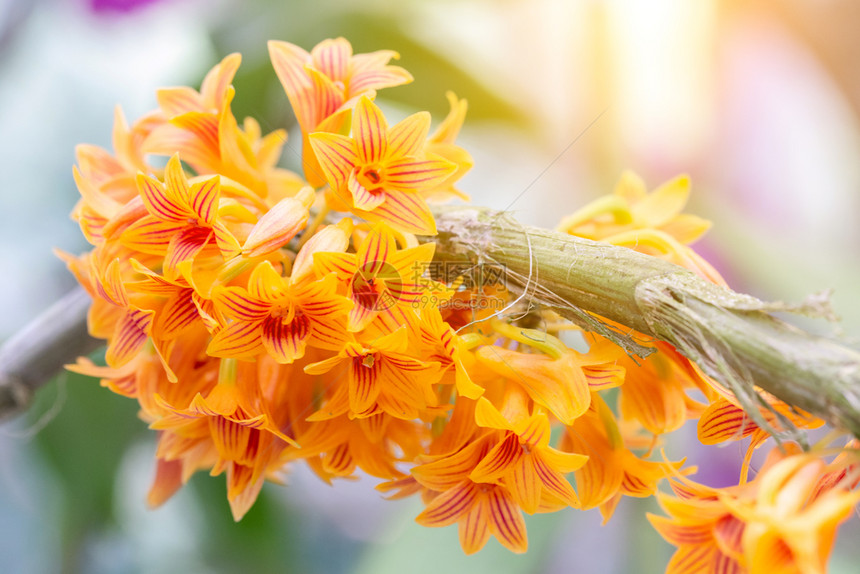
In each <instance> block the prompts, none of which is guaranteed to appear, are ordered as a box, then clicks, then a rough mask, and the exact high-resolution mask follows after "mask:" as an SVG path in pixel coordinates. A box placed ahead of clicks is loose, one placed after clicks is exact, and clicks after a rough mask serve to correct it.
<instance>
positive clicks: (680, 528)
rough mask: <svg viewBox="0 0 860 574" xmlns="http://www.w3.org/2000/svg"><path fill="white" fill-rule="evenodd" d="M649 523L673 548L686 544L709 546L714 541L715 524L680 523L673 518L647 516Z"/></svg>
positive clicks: (703, 522) (705, 522) (706, 522)
mask: <svg viewBox="0 0 860 574" xmlns="http://www.w3.org/2000/svg"><path fill="white" fill-rule="evenodd" d="M647 518H648V522H650V523H651V526H653V527H654V530H656V531H657V533H658V534H660V536H662V537H663V539H665V540H666V542H668V543H669V544H672V545H673V546H683V545H685V544H708V543H710V542H712V541H713V538H714V536H713V533H712V530H713V527H714V525H713V523H712V522H709V521H702V522H698V523H692V522H680V521H678V520H675V519H673V518H667V517H665V516H657V515H654V514H648V515H647Z"/></svg>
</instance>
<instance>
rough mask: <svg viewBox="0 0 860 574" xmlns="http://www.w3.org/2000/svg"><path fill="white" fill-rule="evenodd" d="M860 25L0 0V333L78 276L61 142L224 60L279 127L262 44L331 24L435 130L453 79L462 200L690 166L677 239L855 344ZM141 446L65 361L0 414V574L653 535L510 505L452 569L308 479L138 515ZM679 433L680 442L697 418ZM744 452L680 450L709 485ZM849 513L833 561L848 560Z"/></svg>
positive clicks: (845, 20)
mask: <svg viewBox="0 0 860 574" xmlns="http://www.w3.org/2000/svg"><path fill="white" fill-rule="evenodd" d="M858 27H860V4H858V3H857V2H855V1H854V0H828V1H826V2H825V1H820V0H744V1H740V0H699V1H697V2H688V1H685V0H650V1H649V2H636V1H633V0H602V1H601V0H456V1H455V0H447V1H435V2H430V1H422V0H400V1H399V2H396V3H393V2H383V1H382V0H364V1H363V2H360V3H359V2H350V1H348V0H290V1H284V0H244V1H243V0H0V134H2V139H0V158H2V160H0V165H2V169H0V214H2V215H1V216H0V218H2V219H0V220H2V225H0V242H2V247H3V248H2V249H0V269H3V272H4V274H5V275H6V276H7V278H11V279H10V280H9V281H2V282H0V298H2V301H3V306H2V311H3V312H2V321H0V340H2V339H5V338H6V337H8V336H9V335H11V334H12V333H14V332H15V331H16V330H17V329H19V328H20V327H22V326H23V325H24V324H25V323H26V322H27V321H28V320H29V319H31V318H32V317H34V316H36V315H37V314H38V313H39V311H40V310H41V309H43V308H45V307H46V306H47V305H48V304H50V303H51V302H52V301H54V300H55V299H56V298H57V297H59V296H60V295H61V294H63V293H64V292H66V291H67V290H69V289H70V288H72V286H73V283H74V282H73V280H72V278H71V276H70V275H69V274H68V273H67V272H66V271H65V268H64V266H63V265H62V264H61V263H60V262H59V260H57V259H56V258H55V257H54V256H53V255H52V254H51V249H52V248H53V247H59V248H61V249H63V250H66V251H69V252H73V253H78V252H81V251H83V250H85V249H86V248H87V247H86V245H85V243H84V241H83V238H82V237H81V235H80V232H79V231H78V229H77V226H76V225H75V224H74V223H73V222H71V221H70V220H69V218H68V213H69V212H70V211H71V209H72V206H73V205H74V203H75V201H76V199H77V191H76V190H75V187H74V183H73V182H72V177H71V166H72V164H73V163H74V146H75V144H77V143H83V142H86V143H93V144H98V145H101V146H104V147H108V148H109V147H110V132H111V124H112V118H113V113H112V110H113V108H114V106H115V105H117V104H119V105H121V106H122V108H123V110H124V111H125V114H126V116H127V117H128V118H130V119H133V118H136V117H138V116H140V115H141V114H143V113H145V112H146V111H148V110H150V109H152V108H153V107H155V89H156V88H158V87H162V86H168V85H191V86H194V87H198V86H199V82H200V80H201V79H202V77H203V75H204V74H205V72H206V71H207V70H208V69H209V68H210V67H211V66H212V65H214V64H215V63H217V62H218V61H219V60H220V59H221V58H222V57H223V56H225V55H226V54H228V53H230V52H234V51H239V52H242V54H243V64H242V67H241V68H240V70H239V73H238V75H237V77H236V80H235V85H236V88H237V97H236V100H235V102H234V111H235V114H236V116H237V117H238V118H242V117H244V116H246V115H253V116H255V117H256V118H258V119H259V120H260V122H261V124H262V126H263V129H264V130H266V131H270V130H272V129H276V128H279V127H287V128H289V129H290V132H291V134H292V135H291V141H293V142H298V141H299V138H298V137H296V135H295V133H296V132H295V126H294V120H293V118H292V116H291V113H290V111H289V109H288V104H287V100H286V98H285V96H284V94H283V91H282V89H281V87H280V85H279V84H278V82H277V79H276V77H275V74H274V73H273V71H272V69H271V67H270V64H269V62H268V58H267V53H266V41H267V40H268V39H281V40H288V41H290V42H293V43H296V44H299V45H301V46H303V47H305V48H307V49H310V48H311V47H312V46H313V45H314V44H315V43H316V42H318V41H319V40H322V39H324V38H327V37H336V36H340V35H342V36H345V37H346V38H348V39H349V40H350V41H351V42H352V43H353V46H354V47H355V50H356V52H365V51H372V50H377V49H394V50H397V51H399V52H400V54H401V56H402V59H401V61H400V64H401V65H402V66H404V67H405V68H407V69H408V70H409V71H410V72H412V74H413V75H414V76H415V82H414V83H413V84H412V85H409V86H405V87H400V88H394V89H390V90H386V91H383V92H382V94H381V95H380V100H379V101H380V102H382V103H383V104H384V107H386V109H388V110H390V111H391V113H392V114H393V115H394V116H397V115H405V114H407V113H409V112H410V111H412V110H415V109H427V110H429V111H431V113H433V115H434V118H435V119H436V120H437V121H438V120H440V119H441V118H442V117H444V114H445V113H446V112H447V104H446V101H445V97H444V93H445V91H446V90H448V89H451V90H453V91H455V92H456V93H457V94H458V95H459V96H461V97H465V98H467V99H468V100H469V104H470V109H469V115H468V118H467V122H466V127H465V128H464V131H463V134H462V136H461V137H462V140H461V141H462V145H463V146H464V147H466V148H467V149H468V150H469V151H470V152H471V153H472V154H473V156H474V158H475V168H474V170H473V171H472V172H471V173H470V174H469V175H468V176H466V178H465V179H464V180H463V181H462V188H463V189H464V191H466V192H467V193H469V194H471V195H472V198H473V200H474V202H475V203H476V204H482V205H488V206H491V207H495V208H500V209H510V210H511V211H513V212H514V213H515V214H516V215H517V216H518V217H519V218H520V219H521V220H522V221H524V222H528V223H532V224H537V225H543V226H554V225H555V224H556V223H557V222H558V220H559V219H560V217H561V216H562V215H564V214H567V213H570V212H573V211H574V210H576V209H577V208H578V207H579V206H581V205H583V204H585V203H586V202H588V201H590V200H591V199H593V198H595V197H597V196H599V195H602V194H605V193H608V192H610V191H611V190H612V187H613V185H614V183H615V181H616V180H617V178H618V176H619V175H620V173H621V172H622V170H624V169H626V168H629V169H632V170H634V171H636V172H637V173H639V174H640V175H642V176H643V177H644V179H645V180H646V182H648V184H649V187H652V188H653V187H656V186H657V185H658V184H659V183H661V182H663V181H665V180H666V179H669V178H671V177H673V176H675V175H677V174H679V173H689V174H690V175H691V176H692V181H693V198H692V201H691V204H690V205H689V206H688V211H690V212H692V213H695V214H697V215H700V216H703V217H706V218H709V219H711V220H713V222H714V229H713V230H712V231H711V232H710V233H709V234H708V235H707V236H706V238H705V239H704V240H702V241H701V242H700V243H699V244H698V245H697V250H699V251H700V252H702V253H703V254H704V255H705V256H706V257H708V258H709V260H711V261H712V262H713V263H714V265H715V266H716V267H717V268H718V269H719V270H720V271H721V272H722V273H723V274H724V275H725V276H726V278H727V280H728V281H729V283H730V284H731V285H732V286H733V287H735V288H736V289H738V290H741V291H746V292H749V293H752V294H755V295H757V296H760V297H763V298H768V299H781V300H787V301H798V300H800V299H802V298H803V297H804V296H805V295H807V294H809V293H812V292H815V291H819V290H822V289H825V288H833V289H834V290H835V292H834V295H833V304H834V307H835V309H836V311H837V314H839V315H840V316H841V317H842V318H843V320H842V322H841V324H839V325H829V324H826V323H825V324H822V323H817V324H814V325H811V326H812V327H813V328H815V329H817V330H819V331H820V332H822V333H825V334H840V335H841V336H844V337H846V338H848V339H849V340H851V341H855V342H856V340H857V339H856V338H857V336H858V335H860V298H858V292H860V265H858V258H860V226H858V221H860V193H858V189H860V162H858V158H860V123H858V113H860V65H858V62H860V58H858V57H860V35H858V34H857V33H856V31H857V29H858ZM294 149H297V148H294ZM284 162H285V164H286V165H288V166H291V167H293V168H296V167H297V165H298V161H297V157H296V156H295V155H292V154H291V153H290V152H289V151H287V152H286V156H285V158H284ZM807 326H810V325H807ZM153 438H154V437H153V434H152V433H151V432H149V431H147V430H146V428H145V425H144V424H143V423H142V422H140V421H139V420H138V419H137V418H136V409H135V405H134V404H132V403H131V402H130V401H127V400H125V399H122V398H120V397H116V396H113V395H111V394H110V393H109V392H108V391H106V390H104V389H101V388H99V387H98V385H97V384H96V383H95V381H92V380H87V379H81V378H78V377H75V376H72V375H66V374H64V375H60V376H59V377H58V379H57V380H56V381H54V382H53V383H52V384H50V385H48V386H47V387H45V388H44V389H43V390H42V391H40V393H39V395H38V397H37V401H36V403H35V404H34V406H33V407H32V409H31V410H30V412H29V413H27V415H25V416H22V417H19V418H18V419H16V420H14V421H11V422H5V423H3V424H2V425H0V571H2V572H10V573H18V572H22V573H31V572H32V573H43V572H44V573H53V572H69V573H77V572H85V573H92V574H102V573H103V574H108V573H111V574H112V573H138V572H140V573H162V572H187V573H198V572H199V573H221V572H301V573H309V574H316V573H329V572H332V573H340V572H343V573H361V574H363V573H386V572H438V571H440V570H441V571H448V572H461V571H473V572H483V571H487V572H522V573H527V572H528V573H531V572H547V573H562V572H570V571H572V570H575V571H576V572H578V573H580V574H591V573H602V574H603V573H609V574H612V573H619V574H620V573H627V572H636V573H646V574H647V573H652V572H655V573H656V572H662V571H663V569H664V568H665V565H666V562H667V560H668V557H669V556H670V555H671V553H672V550H673V549H672V547H670V546H669V545H668V544H666V543H665V542H663V541H662V540H661V539H660V538H659V537H658V536H657V535H656V533H654V531H653V530H652V529H651V528H650V526H649V525H648V524H647V522H646V521H645V519H644V513H645V512H646V511H655V510H656V508H655V504H654V503H653V501H644V502H642V501H635V500H625V501H623V502H622V503H621V505H620V507H619V510H618V512H617V513H616V516H615V517H614V518H613V520H612V521H611V522H610V524H609V525H607V526H604V527H600V526H599V525H600V516H599V515H598V513H597V512H596V511H590V512H586V513H582V512H577V511H573V510H571V511H567V512H561V513H556V514H554V515H549V516H536V517H532V518H530V519H529V520H528V528H529V539H530V551H529V553H528V554H527V555H525V556H514V555H511V554H509V553H508V552H507V551H506V550H504V549H502V548H501V546H499V545H498V544H497V543H496V542H495V540H493V541H491V542H490V543H489V544H488V546H487V547H486V548H485V549H484V550H483V551H482V552H481V553H480V554H478V555H477V556H472V557H465V556H463V554H462V552H461V550H460V548H459V545H458V543H457V533H456V528H455V527H451V528H446V529H426V528H421V527H419V526H417V525H416V524H414V522H413V518H414V516H415V515H416V514H417V513H418V512H419V511H420V503H419V501H417V500H411V501H402V502H388V501H384V500H382V498H381V497H380V496H379V495H378V494H377V493H376V492H375V491H374V490H373V488H372V486H373V482H372V481H371V480H369V479H362V480H358V481H355V482H342V483H339V484H336V485H335V486H334V487H329V486H327V485H325V484H323V483H322V482H320V481H319V480H317V479H316V478H314V477H313V476H311V475H310V473H309V472H307V471H306V470H305V469H303V468H297V469H296V470H295V472H294V473H293V474H292V475H291V478H290V485H289V486H288V487H286V488H284V487H279V486H275V485H267V486H266V487H265V488H264V489H263V493H262V495H261V498H260V500H259V501H258V502H257V504H256V506H255V507H254V508H253V509H252V510H251V512H250V513H249V514H248V515H247V516H246V517H245V519H244V520H243V521H242V522H241V523H240V524H238V525H237V524H234V523H233V521H232V519H231V518H230V513H229V509H228V506H227V503H226V499H225V493H224V483H223V482H224V481H223V478H218V479H212V478H209V477H207V476H198V477H195V478H194V479H193V480H192V482H191V484H190V485H189V486H188V487H186V488H185V489H183V491H181V492H180V493H179V494H178V495H177V496H176V497H175V498H174V499H172V500H171V501H170V502H168V503H167V504H166V505H165V506H164V507H162V508H160V509H158V510H155V511H150V510H148V509H146V507H145V493H146V490H147V488H148V484H149V481H150V480H151V478H152V475H153V453H154V443H153ZM676 440H677V442H676V444H675V445H674V446H673V447H672V449H674V454H676V455H679V456H680V455H681V454H684V453H687V452H688V451H689V450H690V448H691V447H692V444H693V442H694V441H695V428H691V425H688V426H687V427H685V429H682V431H681V432H680V437H679V438H678V439H676ZM671 454H673V453H672V452H670V455H671ZM741 456H742V453H741V448H740V447H739V446H737V445H734V446H731V447H728V448H722V449H720V448H707V449H704V448H702V449H701V450H699V451H697V452H696V453H695V454H693V455H691V456H690V459H691V461H692V462H694V463H697V464H700V466H702V467H703V468H702V474H701V477H702V480H703V481H705V482H709V483H710V484H713V485H714V486H721V485H725V484H728V483H729V482H731V481H732V480H736V478H737V468H738V462H739V460H740V458H741ZM857 522H858V521H857V520H856V519H855V520H854V521H853V523H852V524H849V525H848V526H847V527H846V528H844V529H843V530H842V531H841V532H840V540H841V542H840V543H839V544H838V548H837V553H836V554H835V556H834V558H833V560H832V563H831V568H832V572H845V573H848V572H856V571H857V570H856V564H857V563H858V560H860V549H858V547H857V545H856V544H852V542H851V541H852V540H857V537H858V535H860V530H858V528H857Z"/></svg>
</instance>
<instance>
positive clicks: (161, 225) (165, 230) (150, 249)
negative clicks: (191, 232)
mask: <svg viewBox="0 0 860 574" xmlns="http://www.w3.org/2000/svg"><path fill="white" fill-rule="evenodd" d="M186 225H187V223H186V222H185V221H163V220H161V219H157V218H155V217H152V216H151V215H148V216H146V217H143V218H141V219H139V220H138V221H137V222H135V223H133V224H131V225H129V226H128V227H127V228H126V229H125V231H123V233H122V236H121V237H120V241H121V242H122V244H123V245H125V246H126V247H128V248H129V249H132V250H134V251H140V252H141V253H148V254H150V255H164V254H165V253H167V249H168V246H169V245H170V241H171V240H172V239H173V238H174V237H175V236H176V235H177V234H179V233H180V232H181V231H182V230H183V229H184V228H185V227H186Z"/></svg>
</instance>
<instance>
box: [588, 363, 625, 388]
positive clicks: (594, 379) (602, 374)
mask: <svg viewBox="0 0 860 574" xmlns="http://www.w3.org/2000/svg"><path fill="white" fill-rule="evenodd" d="M582 372H583V373H585V378H586V380H588V387H589V388H590V389H591V390H592V391H603V390H606V389H614V388H615V387H620V386H621V385H622V384H623V383H624V375H625V373H626V372H627V370H626V369H625V368H624V367H622V366H621V365H590V366H587V367H582Z"/></svg>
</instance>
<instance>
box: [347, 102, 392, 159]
mask: <svg viewBox="0 0 860 574" xmlns="http://www.w3.org/2000/svg"><path fill="white" fill-rule="evenodd" d="M352 122H353V123H352V134H353V137H354V138H355V145H356V148H357V151H358V159H359V162H360V163H363V164H365V165H371V164H376V163H379V162H380V161H382V160H383V158H385V157H386V155H387V154H388V122H386V121H385V116H383V115H382V110H380V109H379V107H378V106H377V105H376V104H374V103H373V102H372V101H370V98H368V97H366V96H363V97H361V98H360V99H359V100H358V104H357V105H356V106H355V111H354V112H353V118H352Z"/></svg>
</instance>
